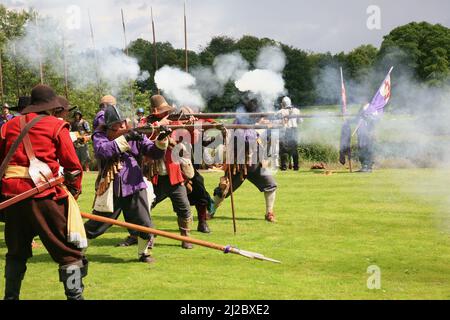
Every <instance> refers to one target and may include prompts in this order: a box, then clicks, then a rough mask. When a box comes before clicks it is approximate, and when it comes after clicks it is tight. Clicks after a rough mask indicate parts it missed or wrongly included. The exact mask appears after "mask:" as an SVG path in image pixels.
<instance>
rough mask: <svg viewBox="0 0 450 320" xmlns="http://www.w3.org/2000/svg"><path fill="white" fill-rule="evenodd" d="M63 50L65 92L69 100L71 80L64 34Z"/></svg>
mask: <svg viewBox="0 0 450 320" xmlns="http://www.w3.org/2000/svg"><path fill="white" fill-rule="evenodd" d="M62 42H63V43H62V46H63V48H62V50H63V61H64V94H65V96H66V99H67V100H69V82H68V73H67V59H66V43H65V39H64V35H63V37H62Z"/></svg>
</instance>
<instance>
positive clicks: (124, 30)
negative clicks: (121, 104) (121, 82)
mask: <svg viewBox="0 0 450 320" xmlns="http://www.w3.org/2000/svg"><path fill="white" fill-rule="evenodd" d="M120 13H121V14H122V28H123V39H124V43H125V53H126V55H127V57H129V52H128V41H127V29H126V26H125V18H124V16H123V9H120ZM130 98H131V108H133V109H134V93H133V84H132V83H130ZM133 114H134V112H133Z"/></svg>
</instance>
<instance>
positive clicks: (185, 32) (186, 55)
mask: <svg viewBox="0 0 450 320" xmlns="http://www.w3.org/2000/svg"><path fill="white" fill-rule="evenodd" d="M184 58H185V66H186V72H189V59H188V42H187V22H186V1H184Z"/></svg>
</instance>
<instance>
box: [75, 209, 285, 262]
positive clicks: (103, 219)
mask: <svg viewBox="0 0 450 320" xmlns="http://www.w3.org/2000/svg"><path fill="white" fill-rule="evenodd" d="M81 216H82V217H83V218H85V219H90V220H93V221H98V222H102V223H107V224H111V225H116V226H119V227H122V228H127V229H129V230H135V231H138V232H144V233H149V234H153V235H158V236H161V237H164V238H169V239H172V240H177V241H185V242H189V243H193V244H196V245H199V246H202V247H206V248H210V249H214V250H219V251H222V252H224V253H234V254H238V255H241V256H244V257H247V258H251V259H257V260H265V261H271V262H276V263H279V261H277V260H273V259H270V258H266V257H264V256H263V255H261V254H259V253H254V252H249V251H244V250H239V249H237V248H233V247H231V246H224V245H221V244H217V243H213V242H208V241H203V240H200V239H194V238H191V237H185V236H181V235H178V234H175V233H171V232H167V231H162V230H158V229H154V228H149V227H144V226H139V225H136V224H132V223H128V222H123V221H118V220H114V219H109V218H106V217H102V216H98V215H93V214H89V213H84V212H81Z"/></svg>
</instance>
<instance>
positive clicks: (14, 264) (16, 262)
mask: <svg viewBox="0 0 450 320" xmlns="http://www.w3.org/2000/svg"><path fill="white" fill-rule="evenodd" d="M26 263H27V261H26V260H22V259H11V258H6V265H5V297H4V299H5V300H19V296H20V287H21V286H22V280H23V278H24V277H25V272H26V271H27V266H26Z"/></svg>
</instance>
